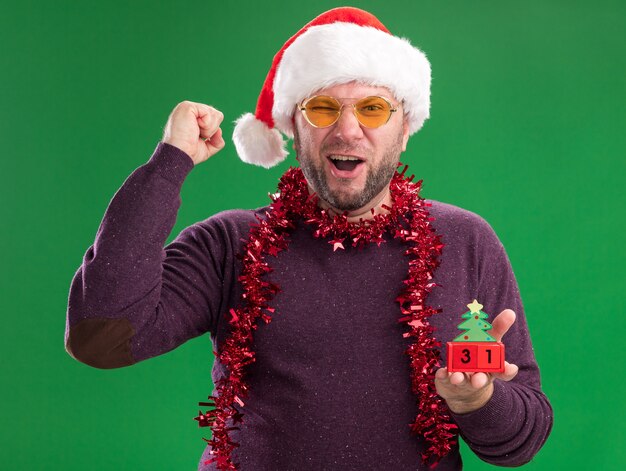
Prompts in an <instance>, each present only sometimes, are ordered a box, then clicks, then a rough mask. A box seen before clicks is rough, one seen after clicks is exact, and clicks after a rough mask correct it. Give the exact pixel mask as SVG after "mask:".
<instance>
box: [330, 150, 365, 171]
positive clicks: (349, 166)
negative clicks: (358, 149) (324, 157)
mask: <svg viewBox="0 0 626 471" xmlns="http://www.w3.org/2000/svg"><path fill="white" fill-rule="evenodd" d="M328 159H329V160H330V162H331V163H332V164H333V166H334V167H335V168H336V169H337V170H339V172H341V173H343V172H346V173H347V174H352V173H353V172H354V171H355V170H356V169H357V168H358V167H359V166H360V165H361V164H362V163H363V160H361V159H359V158H358V157H353V156H351V155H329V156H328ZM341 173H340V174H341ZM346 176H348V175H346Z"/></svg>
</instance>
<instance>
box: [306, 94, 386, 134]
mask: <svg viewBox="0 0 626 471" xmlns="http://www.w3.org/2000/svg"><path fill="white" fill-rule="evenodd" d="M344 106H346V105H345V104H342V103H341V102H340V101H339V100H338V99H337V98H334V97H332V96H325V95H316V96H312V97H311V98H307V99H306V100H304V101H303V102H302V103H301V104H300V105H299V106H298V109H299V110H300V111H302V114H303V115H304V117H305V118H306V120H307V121H308V122H309V124H310V125H311V126H313V127H316V128H327V127H328V126H332V125H333V124H335V123H336V122H337V120H338V119H339V117H340V116H341V113H342V111H343V107H344ZM347 106H351V107H352V112H353V113H354V116H356V119H357V120H358V121H359V123H361V124H362V125H363V126H365V127H366V128H378V127H380V126H382V125H383V124H386V123H387V122H388V121H389V119H390V118H391V113H394V112H396V111H398V107H397V106H396V107H394V106H393V105H392V104H391V102H390V101H389V100H387V99H386V98H383V97H381V96H368V97H365V98H361V99H360V100H358V101H357V102H356V103H352V104H349V105H347Z"/></svg>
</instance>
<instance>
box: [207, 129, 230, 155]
mask: <svg viewBox="0 0 626 471" xmlns="http://www.w3.org/2000/svg"><path fill="white" fill-rule="evenodd" d="M204 143H205V144H206V147H207V150H208V151H209V154H210V155H213V154H215V153H217V152H218V151H220V150H221V149H223V148H224V146H225V145H226V143H225V142H224V138H223V137H222V128H217V131H215V133H213V135H212V136H211V137H210V138H209V139H205V140H204Z"/></svg>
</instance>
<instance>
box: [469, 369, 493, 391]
mask: <svg viewBox="0 0 626 471" xmlns="http://www.w3.org/2000/svg"><path fill="white" fill-rule="evenodd" d="M470 381H471V383H472V386H473V387H474V388H476V389H480V388H484V387H485V386H487V383H489V381H491V377H490V376H488V375H487V374H486V373H476V374H474V375H472V377H471V378H470Z"/></svg>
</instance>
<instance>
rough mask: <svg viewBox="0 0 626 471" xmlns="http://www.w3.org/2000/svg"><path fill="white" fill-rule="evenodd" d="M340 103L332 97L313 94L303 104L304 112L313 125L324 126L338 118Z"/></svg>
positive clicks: (329, 124)
mask: <svg viewBox="0 0 626 471" xmlns="http://www.w3.org/2000/svg"><path fill="white" fill-rule="evenodd" d="M340 111H341V104H340V103H339V102H338V101H337V100H335V99H334V98H333V97H329V96H314V97H313V98H311V99H309V100H308V101H307V102H306V104H305V105H304V112H305V113H306V117H307V118H308V120H309V122H310V123H311V124H312V125H313V126H317V127H319V128H325V127H328V126H331V125H332V124H333V123H334V122H335V121H337V119H338V118H339V113H340Z"/></svg>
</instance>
